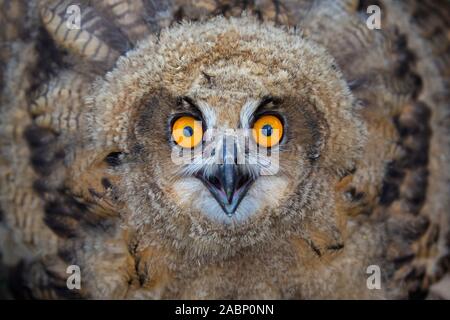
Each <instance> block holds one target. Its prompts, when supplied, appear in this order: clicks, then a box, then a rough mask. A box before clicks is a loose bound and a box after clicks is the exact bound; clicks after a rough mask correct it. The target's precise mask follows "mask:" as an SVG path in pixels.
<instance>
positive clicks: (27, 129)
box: [0, 0, 450, 297]
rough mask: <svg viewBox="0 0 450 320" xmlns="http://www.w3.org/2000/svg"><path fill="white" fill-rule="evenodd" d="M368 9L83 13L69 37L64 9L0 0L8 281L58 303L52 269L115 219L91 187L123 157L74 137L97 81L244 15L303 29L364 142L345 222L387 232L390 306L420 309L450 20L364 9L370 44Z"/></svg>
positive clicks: (309, 3) (182, 7) (436, 265)
mask: <svg viewBox="0 0 450 320" xmlns="http://www.w3.org/2000/svg"><path fill="white" fill-rule="evenodd" d="M371 2H372V1H368V0H367V1H366V0H362V1H355V0H343V1H340V2H336V1H329V0H316V1H313V0H286V1H276V0H273V1H264V0H263V1H227V0H219V1H217V0H200V1H190V0H184V1H182V0H173V1H163V0H137V1H125V0H124V1H121V0H102V1H79V9H80V11H79V13H80V15H81V16H80V18H81V24H80V25H79V28H74V29H73V28H71V26H70V23H69V24H68V21H69V22H70V21H71V23H72V22H73V23H75V24H76V19H75V20H73V21H72V20H71V15H73V14H74V12H75V14H76V13H77V11H76V9H74V10H75V11H73V10H72V11H71V10H68V8H69V6H70V5H71V1H68V0H67V1H65V0H58V1H51V0H50V1H39V2H36V3H31V2H27V1H24V0H16V1H12V0H0V8H1V10H0V24H1V25H2V26H4V28H2V29H1V30H0V40H1V43H0V45H1V49H2V50H0V76H1V77H0V92H1V93H0V181H1V183H0V213H1V215H2V220H1V222H0V237H1V240H2V241H1V246H2V247H1V253H2V261H3V265H5V266H7V267H6V268H8V272H11V274H10V275H8V277H10V278H11V277H17V278H16V280H17V281H15V283H21V284H22V285H24V286H25V287H26V288H28V290H26V291H25V293H26V294H27V295H29V296H32V297H57V296H59V295H61V294H63V293H65V292H67V290H65V291H64V290H63V289H64V288H65V280H63V279H65V277H66V275H65V274H64V271H65V268H62V267H60V266H65V265H67V263H68V262H70V261H72V260H74V259H75V257H74V256H73V255H74V254H73V252H74V251H76V250H73V249H74V248H76V247H75V246H76V245H82V244H79V243H78V244H76V242H75V241H73V239H74V238H76V237H78V236H80V235H81V233H87V234H89V235H90V234H91V233H92V232H93V231H92V228H91V227H90V226H92V225H97V226H98V225H102V224H104V225H105V228H104V229H105V230H106V229H107V227H106V226H107V224H108V221H109V220H111V219H118V217H117V214H116V213H117V208H118V207H120V203H117V202H116V201H115V200H114V190H112V189H111V188H109V185H108V183H107V180H104V179H101V178H104V177H107V178H108V179H114V178H115V177H114V176H111V174H110V173H109V171H108V162H109V165H111V164H114V162H115V161H117V157H118V156H120V155H119V153H118V151H117V150H115V149H114V148H111V149H108V150H102V151H101V152H93V151H92V150H91V149H89V148H88V147H87V146H86V143H85V140H84V139H85V138H84V136H83V128H84V125H83V119H82V117H80V114H82V113H83V110H84V108H86V107H85V104H84V100H83V99H84V97H85V96H86V95H87V93H88V91H89V86H90V84H91V83H92V82H93V81H94V80H95V77H96V76H99V75H103V74H105V72H107V71H108V70H110V69H111V68H112V67H113V66H114V64H115V61H116V60H117V59H118V57H120V55H122V54H124V53H125V52H127V51H128V50H130V49H132V48H133V47H134V46H135V45H136V44H137V43H138V41H139V40H142V39H144V38H145V37H147V36H149V35H151V34H157V33H158V31H159V30H160V29H161V28H163V27H166V26H169V25H171V24H173V23H176V22H177V21H180V20H183V19H184V20H205V19H207V18H208V17H211V16H214V15H218V14H222V15H225V16H238V15H241V14H242V12H243V11H247V12H249V14H253V15H256V16H257V17H258V18H259V19H261V21H272V22H275V23H277V24H279V25H285V26H289V27H298V28H300V29H301V30H302V32H303V34H304V36H305V37H309V38H311V39H313V40H315V41H317V42H318V43H320V44H322V45H323V46H325V47H326V48H327V49H328V51H329V52H330V53H331V54H332V55H333V56H334V58H335V59H336V61H337V63H338V65H339V67H340V69H341V70H342V72H343V74H344V77H345V78H346V80H347V82H348V84H349V87H350V89H351V91H352V92H353V93H354V95H355V96H356V97H357V98H358V100H359V104H358V108H359V109H360V114H361V117H363V118H364V119H365V120H366V123H367V125H368V130H369V137H370V138H369V141H368V145H367V147H366V151H365V155H364V158H363V159H362V160H361V162H360V164H359V165H358V167H357V168H356V170H355V172H353V174H352V175H351V177H350V178H351V179H350V182H349V183H347V184H346V187H345V188H343V189H342V190H341V195H342V197H343V201H344V203H345V206H346V210H345V213H346V214H348V215H349V219H350V221H352V222H361V221H364V222H367V221H369V222H370V221H377V222H379V221H382V222H383V223H384V225H385V227H386V232H387V234H388V239H389V245H388V250H387V252H386V256H387V259H389V260H391V261H392V262H393V263H394V264H395V272H394V275H393V276H394V279H395V282H393V284H392V286H396V285H397V284H398V283H402V287H403V288H405V289H404V292H401V293H399V296H407V295H409V296H410V297H420V296H423V295H424V294H425V293H426V292H427V290H428V289H429V287H430V285H431V284H432V283H434V282H436V281H437V280H438V279H440V278H442V277H443V276H444V274H445V273H446V272H447V271H448V268H449V267H448V266H449V251H448V250H449V243H448V237H449V224H450V221H449V219H450V212H449V208H450V200H449V199H450V198H449V197H448V194H449V191H450V190H449V189H450V183H449V180H450V170H449V163H450V160H449V159H450V140H449V139H450V134H449V133H450V132H449V131H450V121H449V119H450V117H449V114H450V111H449V110H450V107H449V103H450V102H449V101H450V99H449V92H450V91H449V88H448V79H449V74H450V47H449V43H450V41H449V37H450V34H449V21H450V20H449V17H450V11H449V7H450V6H449V5H448V3H446V2H445V1H420V2H419V1H412V0H410V1H404V2H402V3H400V2H392V1H387V0H386V1H384V0H382V1H373V2H376V4H378V5H379V6H380V7H381V17H382V28H381V30H370V29H368V28H367V26H366V20H367V18H368V15H367V12H366V8H367V7H368V6H369V5H370V4H372V3H371ZM72 17H73V16H72ZM105 159H107V161H106V164H105V161H104V160H105ZM105 232H106V231H105ZM116 236H117V235H116V234H114V235H111V236H105V237H106V238H108V239H109V240H108V241H109V242H108V243H109V244H111V246H110V247H111V248H112V249H111V253H109V252H108V250H107V249H104V248H103V251H104V252H102V259H104V260H105V261H109V262H110V266H109V268H111V270H115V268H118V267H119V266H125V267H124V268H129V269H133V265H132V263H131V262H130V260H132V259H130V253H129V252H128V250H127V248H123V247H121V245H120V244H118V243H116V242H115V241H116V239H115V237H116ZM84 238H89V239H91V240H86V241H91V242H93V243H95V241H99V240H98V238H96V237H95V236H93V235H92V236H87V237H84ZM78 251H80V250H78ZM71 252H72V253H71ZM112 256H114V258H112ZM109 257H111V258H109ZM24 269H27V270H33V272H31V273H30V272H27V273H23V272H21V270H24ZM61 270H63V271H61ZM130 272H132V271H130ZM131 278H132V277H131ZM116 280H117V283H119V282H120V279H112V280H111V279H110V282H114V281H116ZM130 281H133V279H131V280H130ZM405 284H406V285H405ZM111 286H112V284H111ZM119 289H120V288H119ZM119 289H117V290H118V291H120V290H119ZM23 293H24V290H21V292H20V294H23ZM82 294H84V293H83V292H82Z"/></svg>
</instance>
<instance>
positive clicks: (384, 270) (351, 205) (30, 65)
mask: <svg viewBox="0 0 450 320" xmlns="http://www.w3.org/2000/svg"><path fill="white" fill-rule="evenodd" d="M370 4H377V5H379V6H380V7H381V9H382V18H383V21H382V29H381V30H370V29H369V28H367V26H366V18H367V14H366V8H367V7H368V6H369V5H370ZM69 5H71V1H64V0H60V1H39V2H37V3H36V4H31V3H28V2H26V1H8V0H2V1H0V8H1V10H0V24H1V25H2V26H4V28H2V30H0V40H1V41H2V42H1V48H2V50H1V51H0V76H1V77H0V90H1V91H0V92H1V93H0V213H1V222H0V239H1V241H0V252H1V263H2V265H3V267H2V269H0V271H1V272H3V273H4V275H3V277H4V278H6V279H7V280H8V284H9V286H8V288H11V292H12V293H10V292H8V293H7V294H8V295H10V294H14V295H17V296H25V297H32V298H65V297H80V298H132V299H133V298H151V299H158V298H200V299H202V298H302V299H315V298H352V299H356V298H365V299H386V298H387V299H390V298H408V297H409V298H424V297H426V296H427V294H428V292H429V290H430V287H432V285H433V284H434V283H437V282H438V281H439V280H440V279H441V278H443V277H444V276H445V275H446V274H447V273H448V270H449V257H450V255H449V247H450V246H449V236H450V232H449V224H450V220H449V219H450V200H449V197H448V194H449V191H450V183H449V178H450V170H449V169H450V132H449V128H450V125H449V124H450V123H449V114H450V113H449V103H450V99H449V92H450V91H449V88H448V80H449V72H450V61H449V57H450V51H449V50H450V45H449V43H450V41H449V30H450V28H449V25H448V21H449V19H448V18H449V17H450V11H449V10H450V7H449V5H448V3H446V2H444V1H442V2H438V1H420V2H419V1H417V2H416V1H412V0H411V1H404V2H402V3H399V2H392V1H363V0H361V1H357V0H342V1H331V0H316V1H312V0H287V1H275V0H274V1H269V0H267V1H264V0H263V1H242V2H240V1H225V0H223V1H222V0H220V1H217V0H202V1H186V0H184V1H182V0H174V1H162V0H157V1H145V0H139V1H122V0H103V1H95V2H90V1H80V9H81V29H75V30H72V29H69V28H68V27H67V24H66V19H67V17H66V16H65V14H66V9H67V7H68V6H69ZM244 11H245V12H244ZM194 107H195V109H196V110H195V112H196V113H198V114H200V116H199V117H200V118H202V119H203V122H204V126H206V127H208V128H209V127H214V128H218V129H238V128H241V127H243V128H249V127H251V125H252V119H253V118H254V117H255V113H256V112H257V111H258V112H259V110H260V109H262V110H264V111H267V112H276V114H278V115H280V117H281V118H282V119H283V121H284V125H285V134H284V136H283V140H282V143H281V144H280V147H279V148H274V149H273V151H272V152H273V154H277V155H279V158H280V170H279V171H278V172H277V173H276V174H274V175H267V176H258V174H256V177H255V181H254V182H253V184H252V185H251V187H250V189H249V191H248V193H247V194H246V195H245V196H244V198H243V200H242V201H241V202H240V204H239V206H238V208H237V209H236V211H235V213H234V214H233V215H231V217H229V216H227V215H226V214H225V212H224V211H223V210H222V209H221V207H220V206H219V205H218V203H217V201H216V200H215V198H214V197H213V196H212V194H211V193H210V192H209V190H208V189H207V188H206V187H205V185H204V184H203V183H202V182H201V181H200V179H199V178H198V177H197V173H198V172H199V170H206V169H205V168H201V169H200V168H198V167H195V165H187V166H180V165H178V164H176V163H174V162H173V161H172V159H171V153H172V148H173V143H172V142H171V139H170V121H171V120H170V119H172V118H173V117H174V115H176V114H181V113H183V114H184V113H186V112H189V113H191V112H194V111H193V110H192V109H193V108H194ZM180 112H181V113H180ZM273 154H272V155H273ZM238 166H241V167H240V169H239V170H242V172H244V171H245V170H248V171H250V172H253V171H252V170H255V166H257V165H255V166H253V167H252V166H247V165H238ZM216 169H217V168H216V167H214V166H211V167H210V168H209V169H208V170H209V171H206V172H207V173H205V175H206V176H208V178H209V176H210V175H214V174H215V173H214V172H215V171H214V170H216ZM202 172H203V171H202ZM240 172H241V171H240ZM72 264H76V265H79V266H80V268H81V275H82V288H81V290H69V289H68V288H67V287H66V279H67V276H68V275H67V274H66V268H67V266H68V265H72ZM370 265H378V266H380V268H381V277H382V279H381V280H382V281H381V283H382V288H381V289H380V290H369V289H368V288H367V286H366V279H367V277H368V276H369V275H368V274H367V273H366V270H367V267H368V266H370ZM2 270H3V271H2ZM430 297H436V295H434V296H433V295H431V296H430ZM441 297H442V298H450V297H445V296H441Z"/></svg>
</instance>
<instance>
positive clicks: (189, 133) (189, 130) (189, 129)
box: [183, 126, 194, 137]
mask: <svg viewBox="0 0 450 320" xmlns="http://www.w3.org/2000/svg"><path fill="white" fill-rule="evenodd" d="M183 134H184V136H185V137H192V135H193V134H194V129H192V127H190V126H186V127H184V129H183Z"/></svg>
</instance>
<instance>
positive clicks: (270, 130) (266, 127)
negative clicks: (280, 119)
mask: <svg viewBox="0 0 450 320" xmlns="http://www.w3.org/2000/svg"><path fill="white" fill-rule="evenodd" d="M272 133H273V128H272V126H271V125H270V124H266V125H264V127H262V134H263V135H265V136H266V137H270V136H271V135H272Z"/></svg>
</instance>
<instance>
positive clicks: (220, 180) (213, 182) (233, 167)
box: [197, 145, 254, 217]
mask: <svg viewBox="0 0 450 320" xmlns="http://www.w3.org/2000/svg"><path fill="white" fill-rule="evenodd" d="M227 149H228V150H227ZM230 149H232V152H236V146H235V145H234V146H231V148H226V146H225V145H224V147H223V164H220V165H218V166H217V170H215V173H214V174H212V175H211V176H209V177H206V176H205V175H204V174H203V173H199V174H198V175H197V178H198V179H200V180H201V181H202V182H203V183H204V185H205V186H206V187H207V188H208V190H209V191H210V192H211V194H212V195H213V196H214V198H215V199H216V200H217V202H218V203H219V204H220V206H221V207H222V209H223V211H224V212H225V213H226V214H227V215H228V216H229V217H231V216H232V215H233V214H234V213H235V212H236V209H237V208H238V206H239V204H240V203H241V201H242V199H243V198H244V196H245V195H246V194H247V192H248V190H249V189H250V187H251V185H252V183H253V182H254V179H253V178H252V177H251V176H250V175H248V174H244V173H243V172H242V170H240V168H239V165H237V164H236V157H235V156H234V155H230V152H229V150H230Z"/></svg>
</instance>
